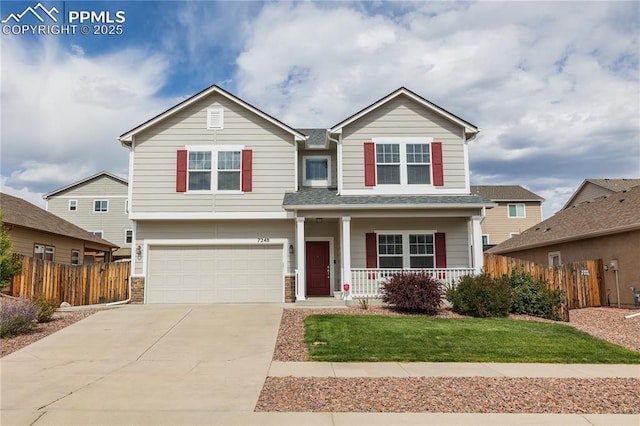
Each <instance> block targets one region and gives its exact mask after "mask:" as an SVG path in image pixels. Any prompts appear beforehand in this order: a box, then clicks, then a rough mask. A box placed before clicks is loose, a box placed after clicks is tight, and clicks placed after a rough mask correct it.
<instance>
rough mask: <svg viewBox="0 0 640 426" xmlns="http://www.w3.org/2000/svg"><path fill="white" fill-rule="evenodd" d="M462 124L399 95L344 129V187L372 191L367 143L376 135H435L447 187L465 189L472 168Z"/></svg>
mask: <svg viewBox="0 0 640 426" xmlns="http://www.w3.org/2000/svg"><path fill="white" fill-rule="evenodd" d="M462 133H463V129H462V127H460V126H458V125H456V124H454V123H452V122H450V121H449V120H447V119H445V118H443V117H442V116H440V115H438V114H435V113H433V112H431V111H428V110H426V109H425V108H424V107H422V106H420V105H418V104H417V103H416V102H414V101H412V100H410V99H408V98H406V97H397V98H395V99H393V100H392V101H390V102H388V103H386V104H384V105H382V106H381V107H379V108H378V109H376V110H374V111H372V112H370V113H369V114H367V115H365V116H363V117H361V118H360V119H359V120H356V121H355V122H353V123H351V124H350V125H348V126H347V127H345V128H344V130H343V134H342V145H343V151H342V153H343V180H344V182H343V188H344V189H345V190H359V191H365V190H370V189H371V187H366V186H364V145H363V144H364V142H368V141H371V140H372V139H373V138H374V137H391V136H393V137H396V136H406V137H433V140H434V141H436V142H442V160H443V165H444V186H443V187H442V189H439V190H438V191H446V190H447V189H465V176H466V174H467V173H468V171H467V170H466V169H465V163H464V143H465V142H464V141H463V140H462Z"/></svg>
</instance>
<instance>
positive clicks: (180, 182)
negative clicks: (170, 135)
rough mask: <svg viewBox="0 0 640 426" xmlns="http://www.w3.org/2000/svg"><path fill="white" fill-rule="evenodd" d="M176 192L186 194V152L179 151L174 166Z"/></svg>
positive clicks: (184, 150) (183, 150)
mask: <svg viewBox="0 0 640 426" xmlns="http://www.w3.org/2000/svg"><path fill="white" fill-rule="evenodd" d="M176 192H187V150H186V149H179V150H178V155H177V164H176Z"/></svg>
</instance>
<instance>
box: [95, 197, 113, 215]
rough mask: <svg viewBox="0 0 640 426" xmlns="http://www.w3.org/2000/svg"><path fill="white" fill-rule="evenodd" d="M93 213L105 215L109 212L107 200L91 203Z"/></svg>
mask: <svg viewBox="0 0 640 426" xmlns="http://www.w3.org/2000/svg"><path fill="white" fill-rule="evenodd" d="M93 211H94V213H106V212H108V211H109V200H95V201H94V202H93Z"/></svg>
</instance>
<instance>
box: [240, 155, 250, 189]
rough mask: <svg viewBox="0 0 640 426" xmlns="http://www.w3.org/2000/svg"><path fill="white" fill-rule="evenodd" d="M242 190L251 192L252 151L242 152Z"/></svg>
mask: <svg viewBox="0 0 640 426" xmlns="http://www.w3.org/2000/svg"><path fill="white" fill-rule="evenodd" d="M242 190H243V191H244V192H251V191H252V190H253V151H252V150H250V149H243V150H242Z"/></svg>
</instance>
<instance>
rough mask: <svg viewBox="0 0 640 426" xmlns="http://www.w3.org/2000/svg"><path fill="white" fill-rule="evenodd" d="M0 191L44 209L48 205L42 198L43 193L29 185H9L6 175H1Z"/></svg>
mask: <svg viewBox="0 0 640 426" xmlns="http://www.w3.org/2000/svg"><path fill="white" fill-rule="evenodd" d="M0 192H3V193H5V194H9V195H13V196H14V197H18V198H22V199H23V200H26V201H28V202H30V203H31V204H35V205H36V206H38V207H40V208H42V209H44V208H45V206H46V202H45V201H44V200H43V199H42V194H41V193H39V192H33V191H32V190H31V189H29V187H28V186H21V187H19V188H16V187H13V186H9V185H7V178H5V177H4V176H0Z"/></svg>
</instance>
